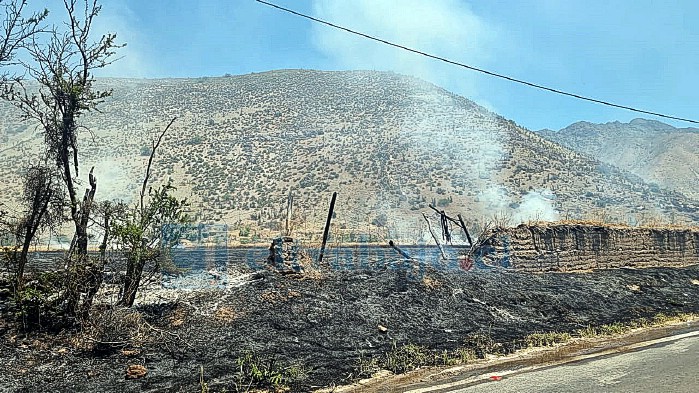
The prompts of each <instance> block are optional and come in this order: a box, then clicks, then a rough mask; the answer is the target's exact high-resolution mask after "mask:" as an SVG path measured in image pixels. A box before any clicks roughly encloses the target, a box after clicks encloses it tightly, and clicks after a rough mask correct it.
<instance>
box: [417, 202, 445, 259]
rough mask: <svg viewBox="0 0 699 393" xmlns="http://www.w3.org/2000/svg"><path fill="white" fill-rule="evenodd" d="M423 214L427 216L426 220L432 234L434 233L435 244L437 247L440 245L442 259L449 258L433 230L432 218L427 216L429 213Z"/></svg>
mask: <svg viewBox="0 0 699 393" xmlns="http://www.w3.org/2000/svg"><path fill="white" fill-rule="evenodd" d="M422 216H423V217H425V221H427V229H428V230H429V231H430V235H432V239H434V242H435V244H437V247H439V252H440V253H441V254H442V259H447V255H446V254H445V253H444V249H443V248H442V245H441V244H440V243H439V240H437V236H435V234H434V232H432V226H431V225H430V219H429V218H427V214H425V213H422Z"/></svg>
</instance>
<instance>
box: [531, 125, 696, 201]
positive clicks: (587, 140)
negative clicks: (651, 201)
mask: <svg viewBox="0 0 699 393" xmlns="http://www.w3.org/2000/svg"><path fill="white" fill-rule="evenodd" d="M538 133H539V134H541V135H542V136H544V137H546V138H547V139H550V140H553V141H555V142H558V143H560V144H561V145H563V146H567V147H569V148H571V149H573V150H576V151H579V152H581V153H584V154H587V155H589V156H591V157H593V158H595V159H598V160H600V161H603V162H605V163H608V164H611V165H614V166H616V167H619V168H622V169H624V170H627V171H629V172H631V173H633V174H635V175H638V176H640V177H641V178H642V179H643V180H645V181H646V182H649V183H654V184H657V185H659V186H660V187H664V188H668V189H672V190H676V191H679V192H681V193H683V194H685V195H687V196H688V197H690V198H692V199H699V187H697V186H698V185H699V172H698V171H697V170H696V168H697V167H699V129H697V128H675V127H673V126H671V125H669V124H665V123H662V122H659V121H654V120H646V119H635V120H632V121H631V122H629V123H620V122H612V123H605V124H594V123H588V122H578V123H575V124H571V125H570V126H568V127H566V128H563V129H561V130H559V131H551V130H541V131H538Z"/></svg>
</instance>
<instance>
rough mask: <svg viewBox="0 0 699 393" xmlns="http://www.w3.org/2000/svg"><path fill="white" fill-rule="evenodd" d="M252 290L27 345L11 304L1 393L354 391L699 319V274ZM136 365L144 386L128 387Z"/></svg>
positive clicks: (109, 314)
mask: <svg viewBox="0 0 699 393" xmlns="http://www.w3.org/2000/svg"><path fill="white" fill-rule="evenodd" d="M245 277H246V278H245V279H244V280H243V279H241V280H240V281H239V283H238V284H236V285H237V286H230V287H229V288H227V289H220V290H207V291H204V290H200V291H190V292H185V293H178V292H169V294H164V295H162V296H161V297H159V298H157V297H154V296H153V297H151V300H149V301H146V302H141V303H140V305H139V306H138V307H136V308H135V310H110V309H108V308H105V307H97V309H96V311H95V313H94V314H95V322H93V323H92V324H91V325H85V326H84V327H83V328H82V329H81V330H74V331H63V332H60V333H51V334H49V333H20V332H17V331H16V329H15V325H14V323H13V322H12V321H11V320H10V311H11V304H10V302H9V300H8V298H7V297H5V298H1V297H0V305H1V306H0V308H1V309H2V313H3V314H2V318H3V319H2V320H0V334H1V335H2V340H1V341H0V369H2V370H3V371H4V372H2V373H0V392H56V391H74V392H93V391H104V392H107V391H109V392H141V391H146V392H147V391H173V392H177V391H182V392H192V391H202V389H201V384H200V377H201V370H202V369H203V377H204V380H205V381H206V382H207V383H208V387H209V389H210V391H224V390H225V391H234V389H235V382H236V381H235V379H234V377H233V374H234V373H235V372H236V370H239V367H238V363H237V359H240V358H241V357H242V356H244V354H246V353H254V354H255V355H256V356H261V357H263V358H274V359H275V361H276V362H277V363H276V364H279V365H284V367H287V366H292V365H295V366H297V368H298V369H301V370H303V371H304V372H303V373H302V377H300V380H299V382H296V383H295V384H294V385H293V387H292V389H291V390H292V391H309V390H312V389H313V388H315V387H321V386H332V385H338V384H344V383H348V382H351V380H352V379H354V378H357V377H358V371H357V366H358V364H359V359H360V358H361V359H365V360H366V359H370V358H371V357H377V358H378V357H381V356H383V354H385V353H386V352H388V351H390V350H391V349H393V348H395V347H399V346H401V345H403V344H417V345H422V346H425V347H427V348H430V349H433V350H445V349H446V350H454V349H456V348H459V347H462V346H463V345H464V342H465V340H467V339H468V337H474V335H480V336H487V337H489V338H491V339H492V340H493V341H494V342H497V343H500V344H502V345H501V348H504V350H507V349H508V348H510V349H515V347H516V345H515V344H513V343H515V342H516V341H517V340H520V339H522V338H524V337H525V336H526V335H528V334H530V333H533V332H549V331H561V332H575V331H576V330H577V329H581V328H585V327H587V326H590V325H592V326H595V325H603V324H610V323H614V322H624V321H631V320H634V319H638V318H642V317H646V318H650V317H653V316H655V315H657V314H658V313H665V314H674V313H680V312H684V313H687V312H694V313H696V312H699V302H697V299H699V266H691V267H686V268H646V269H638V270H634V269H614V270H600V271H593V272H588V273H546V274H526V273H518V272H513V271H507V270H496V271H474V272H460V273H459V272H453V273H439V272H431V273H427V274H426V275H424V276H423V277H420V278H413V277H411V276H409V275H406V274H405V272H401V271H395V270H386V271H354V272H327V273H323V274H322V275H321V276H320V277H318V276H317V277H315V278H304V279H299V278H295V277H290V276H281V275H277V274H274V273H269V272H264V273H255V274H250V275H247V276H245ZM158 299H159V300H158ZM379 325H381V326H383V327H386V328H387V330H386V331H382V330H383V329H380V328H379ZM105 342H107V343H105ZM129 365H143V366H145V370H146V371H147V373H146V375H145V376H143V377H142V378H138V379H127V378H125V375H126V369H127V367H128V366H129Z"/></svg>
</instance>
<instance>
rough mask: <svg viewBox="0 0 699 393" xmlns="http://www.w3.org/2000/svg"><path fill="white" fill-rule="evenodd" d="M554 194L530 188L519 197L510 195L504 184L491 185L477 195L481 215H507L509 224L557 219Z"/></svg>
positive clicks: (489, 216) (549, 191) (486, 216)
mask: <svg viewBox="0 0 699 393" xmlns="http://www.w3.org/2000/svg"><path fill="white" fill-rule="evenodd" d="M555 200H556V195H555V194H554V193H553V191H551V190H549V189H538V190H532V191H529V192H528V193H526V194H525V195H523V196H522V197H521V198H519V199H517V198H513V197H511V196H510V195H509V194H508V192H507V189H506V188H505V187H504V186H492V187H490V188H487V189H485V190H484V191H482V192H481V193H480V194H479V195H478V202H479V205H480V208H481V212H482V215H483V216H484V217H485V218H486V219H489V218H491V217H494V216H499V217H507V218H508V219H509V220H508V221H509V224H511V225H517V224H520V223H524V222H528V221H557V220H558V218H559V212H558V210H556V208H555V206H554V201H555Z"/></svg>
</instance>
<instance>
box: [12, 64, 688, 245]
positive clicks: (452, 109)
mask: <svg viewBox="0 0 699 393" xmlns="http://www.w3.org/2000/svg"><path fill="white" fill-rule="evenodd" d="M101 83H102V84H104V85H105V86H108V87H111V88H113V89H114V95H113V97H112V98H110V99H109V100H108V101H107V102H105V104H104V105H103V107H102V111H103V113H101V114H94V116H86V117H85V119H86V120H88V119H89V124H87V126H88V128H89V130H90V132H91V134H89V133H88V132H87V131H86V132H85V133H84V135H83V136H84V138H83V139H82V140H81V141H80V144H81V148H82V149H83V150H82V151H83V152H84V154H83V157H82V172H81V174H82V175H83V176H84V175H86V174H87V172H88V171H89V168H90V167H91V166H93V165H94V166H95V174H96V175H97V177H98V194H97V196H98V198H102V199H112V198H121V199H133V198H134V197H135V195H136V194H137V190H138V188H139V184H140V181H141V178H142V174H143V171H144V168H145V163H146V159H147V154H148V151H149V146H150V143H151V142H150V141H151V138H152V136H153V135H154V133H155V132H157V130H160V129H162V128H163V127H164V126H165V125H166V124H167V123H168V121H169V120H170V119H171V118H173V117H175V116H177V117H178V120H177V121H176V123H175V124H176V126H175V127H174V129H173V130H172V132H171V133H170V134H169V137H168V138H167V140H166V142H165V143H164V145H163V146H162V147H161V150H159V151H158V155H157V159H156V163H155V170H156V172H155V177H154V178H155V182H156V184H157V183H162V182H165V181H167V179H168V178H171V179H173V183H174V185H176V186H177V187H178V189H179V192H181V193H182V194H183V195H185V196H188V197H190V199H191V200H192V201H193V202H194V207H193V210H194V213H195V215H196V216H197V219H198V220H200V221H204V222H219V223H224V222H225V223H228V224H233V225H243V224H245V223H246V220H249V219H250V218H253V219H255V220H256V221H257V224H259V225H260V226H264V227H269V228H272V229H274V230H276V228H277V227H278V224H279V222H280V220H279V219H280V218H281V216H282V214H281V212H282V211H283V210H284V207H285V200H286V196H287V194H288V192H289V190H291V191H292V193H293V194H294V196H295V198H294V200H295V205H296V209H295V212H296V214H297V216H298V219H297V220H296V225H297V228H303V227H304V226H306V225H309V226H312V227H314V228H316V227H318V226H322V222H323V217H324V215H325V214H326V209H327V205H328V201H329V199H330V195H331V193H332V192H333V191H337V192H338V194H339V197H338V204H337V208H336V213H337V217H336V221H335V223H336V225H337V230H346V231H351V230H362V228H374V229H376V227H382V229H381V230H382V231H383V232H381V233H382V234H383V235H382V236H384V237H388V236H391V237H394V238H401V239H412V240H416V239H418V238H420V237H422V236H424V231H423V229H424V227H423V225H424V222H423V221H422V219H421V215H420V212H421V211H429V210H428V207H427V205H428V204H430V203H434V204H436V205H439V206H440V207H442V208H444V209H446V210H447V211H448V212H452V213H454V214H455V213H457V212H460V213H461V214H462V215H463V216H464V217H465V218H466V219H467V220H469V221H475V220H478V219H482V218H487V217H492V215H493V214H495V213H500V214H505V215H511V216H512V218H513V221H522V220H527V219H532V218H540V219H544V220H553V219H557V218H570V219H611V220H616V221H623V222H632V223H635V222H639V221H646V220H658V219H663V220H675V221H684V222H688V221H689V222H695V223H696V222H699V214H698V212H699V210H697V209H698V207H699V203H697V202H695V201H692V200H689V199H687V198H685V197H684V196H683V195H681V194H679V193H674V192H666V191H663V190H660V189H658V188H657V187H652V186H650V185H648V184H646V183H644V182H643V181H641V179H640V178H638V177H635V176H632V175H630V174H629V173H625V172H622V171H620V170H617V169H615V168H614V167H612V166H610V165H608V164H603V163H601V162H599V161H596V160H594V159H591V158H588V157H587V156H584V155H581V154H579V153H576V152H574V151H572V150H570V149H568V148H565V147H562V146H560V145H558V144H556V143H553V142H549V141H547V140H546V139H544V138H542V137H541V136H539V135H537V134H535V133H533V132H530V131H528V130H526V129H524V128H521V127H519V126H517V125H516V124H515V123H514V122H512V121H509V120H506V119H504V118H502V117H500V116H498V115H496V114H494V113H491V112H488V111H487V110H485V109H484V108H482V107H479V106H478V105H476V104H475V103H473V102H471V101H469V100H468V99H466V98H463V97H460V96H457V95H455V94H452V93H450V92H448V91H446V90H444V89H441V88H439V87H437V86H434V85H432V84H429V83H426V82H424V81H421V80H418V79H415V78H411V77H406V76H401V75H397V74H393V73H383V72H371V71H347V72H322V71H309V70H283V71H271V72H265V73H260V74H249V75H241V76H230V77H220V78H199V79H158V80H125V79H107V80H103V81H101ZM3 111H4V112H3V113H2V115H1V116H2V117H1V118H2V119H4V120H3V122H2V124H1V125H0V131H1V132H2V134H0V135H1V136H0V140H2V146H1V147H0V155H1V160H2V161H1V162H2V164H0V178H2V179H3V182H4V185H3V187H2V194H1V195H0V198H2V200H9V199H10V198H12V196H13V195H15V193H16V192H17V189H18V185H19V173H20V170H21V168H22V166H23V165H26V163H27V162H28V160H29V159H30V157H32V156H33V154H35V153H36V152H38V149H39V148H40V146H41V143H40V142H41V135H40V134H39V133H37V132H36V131H35V128H34V126H32V125H28V124H26V123H22V122H20V121H19V120H18V119H15V117H16V116H15V117H13V116H12V115H11V114H12V113H13V112H12V110H11V108H7V107H5V109H3ZM370 223H374V224H375V225H369V224H370ZM384 223H385V227H383V225H382V224H384ZM319 224H320V225H319Z"/></svg>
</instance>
